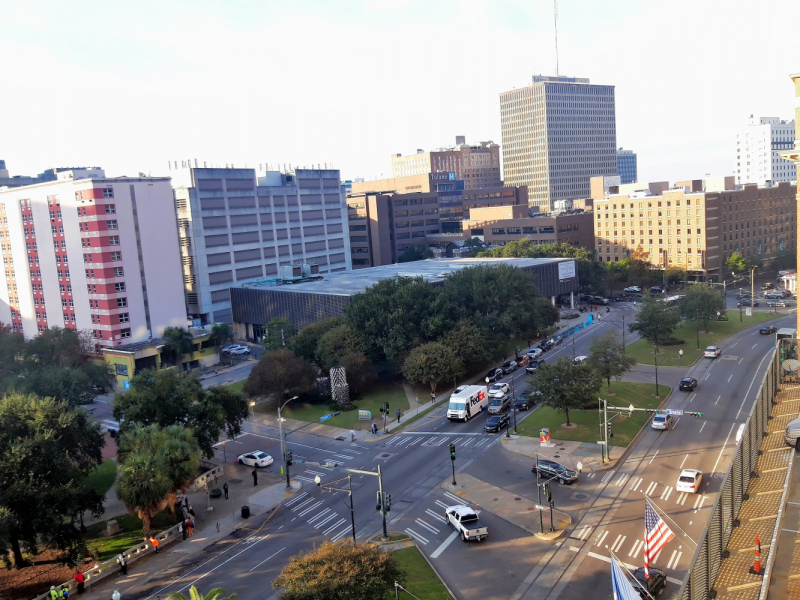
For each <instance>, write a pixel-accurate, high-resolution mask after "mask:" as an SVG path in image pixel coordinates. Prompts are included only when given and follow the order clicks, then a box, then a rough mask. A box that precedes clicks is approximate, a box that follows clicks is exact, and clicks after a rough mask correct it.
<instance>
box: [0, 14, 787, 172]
mask: <svg viewBox="0 0 800 600" xmlns="http://www.w3.org/2000/svg"><path fill="white" fill-rule="evenodd" d="M93 6H94V5H93V4H91V3H83V4H71V5H70V6H69V7H67V6H61V5H59V4H58V3H47V2H46V3H43V4H37V5H36V6H35V7H31V6H27V5H23V4H10V3H6V4H5V5H4V9H3V12H4V20H3V24H0V32H2V34H3V35H2V38H0V39H2V42H0V49H2V52H3V54H4V56H7V57H13V60H7V61H6V62H4V63H3V64H2V65H0V73H3V75H4V76H5V80H6V81H9V82H13V83H14V84H13V86H11V89H12V90H14V89H16V90H17V91H16V93H10V94H6V95H4V97H3V99H2V100H0V110H2V113H3V114H4V115H5V117H6V124H5V126H4V133H5V135H4V136H3V143H0V158H3V159H5V160H6V161H7V164H8V169H9V170H10V171H11V173H12V174H13V175H35V174H36V173H39V172H41V171H43V170H44V169H46V168H50V167H57V166H64V165H71V164H97V165H99V166H101V167H103V168H105V169H106V171H107V172H108V174H109V175H110V176H118V175H129V176H135V175H138V173H139V172H144V173H150V174H151V175H153V176H168V175H170V172H169V170H168V168H167V161H168V160H175V159H176V158H177V159H180V158H184V159H194V158H197V159H200V160H207V161H211V162H214V163H216V164H225V163H232V164H234V165H235V166H237V167H244V166H248V167H255V166H257V163H270V164H274V165H286V166H288V165H289V164H291V165H292V166H293V167H298V166H299V167H303V166H307V167H310V166H311V165H317V164H325V163H327V166H328V168H335V169H339V170H340V171H341V172H342V178H343V179H354V178H356V177H364V178H366V179H373V178H379V177H382V176H383V177H388V176H389V175H390V174H391V156H392V155H393V154H396V153H402V154H404V155H407V154H411V153H413V152H414V151H415V150H416V149H417V148H423V149H425V150H431V149H433V148H436V147H439V146H441V145H442V143H443V141H446V140H450V139H451V138H453V136H455V135H457V134H458V135H465V136H466V138H467V139H468V140H489V139H492V140H495V141H496V142H498V141H499V140H500V139H501V135H500V103H499V96H500V94H501V93H502V92H504V91H508V90H511V89H513V88H520V87H524V86H526V85H529V82H530V78H531V75H533V74H542V75H555V69H556V64H555V49H554V43H553V6H552V2H549V0H536V1H534V2H527V3H522V2H516V1H509V2H492V3H489V2H479V1H468V2H459V3H451V2H437V3H433V4H430V3H429V4H423V3H421V2H417V1H415V0H397V1H394V2H377V1H373V2H346V3H344V4H341V3H340V4H336V5H333V4H319V3H307V2H296V3H291V4H290V5H286V4H279V3H267V4H263V5H262V4H256V3H246V4H241V5H235V6H232V7H221V6H219V5H217V4H212V3H204V2H198V3H192V4H191V5H190V4H188V3H182V2H172V3H169V4H166V5H160V4H159V5H155V4H148V3H146V2H145V3H142V4H139V5H137V6H136V7H135V8H134V7H116V6H114V7H104V8H103V10H102V11H98V10H93ZM771 8H772V12H771V13H770V14H771V15H773V16H776V17H777V16H778V15H779V16H780V17H781V21H782V20H784V19H786V20H788V21H789V22H792V21H793V20H794V19H796V18H797V17H799V16H800V6H797V5H795V4H794V3H791V2H788V1H786V2H779V3H775V4H773V5H771ZM89 14H91V19H88V18H87V15H89ZM768 16H769V15H768ZM687 23H688V24H687ZM692 23H696V24H697V25H691V24H692ZM776 29H778V27H776V25H775V20H774V19H772V18H763V19H752V17H751V15H749V14H748V13H747V12H746V10H745V7H744V6H742V7H738V6H733V7H731V5H730V4H729V3H724V4H723V3H722V2H708V3H703V5H700V6H698V5H696V4H691V3H689V2H674V3H662V4H660V5H658V6H655V7H649V6H640V5H639V4H638V3H634V2H619V3H615V5H614V6H612V7H600V6H595V4H594V3H590V2H582V1H576V2H562V3H561V4H560V5H559V58H560V64H559V72H560V74H561V75H571V76H577V77H588V78H589V79H590V80H591V81H592V83H598V84H604V85H613V86H615V88H616V96H617V111H616V112H617V145H618V146H622V147H625V148H632V149H634V150H635V151H636V153H637V154H638V157H639V179H640V181H648V180H649V181H653V180H665V179H666V180H678V179H686V178H690V177H691V178H696V177H704V176H705V175H706V173H710V174H712V175H730V174H732V167H731V159H730V156H731V154H732V151H733V148H734V147H735V135H736V132H737V130H739V128H740V126H741V124H742V123H743V122H744V121H745V120H746V119H747V118H748V117H749V116H750V114H755V115H756V116H770V117H778V118H780V119H791V118H792V116H793V115H792V113H793V104H792V94H791V88H792V83H791V81H790V79H789V77H788V75H789V73H792V72H796V71H797V65H796V60H795V59H796V57H797V55H798V48H800V46H798V43H797V42H796V41H794V39H793V38H791V36H790V35H788V34H787V35H780V34H779V32H778V35H776ZM364 32H369V33H368V34H367V35H364ZM478 39H481V40H484V41H485V40H492V41H493V43H488V44H481V45H480V46H478V45H476V44H475V43H474V41H473V40H478ZM735 39H742V40H747V43H740V44H731V43H730V42H731V40H735ZM415 40H427V42H426V43H419V42H418V41H415ZM459 54H462V55H463V56H459ZM465 57H466V58H465ZM793 61H795V62H793ZM459 67H461V68H460V69H459ZM444 72H448V73H450V77H444V78H443V77H442V74H443V73H444ZM460 79H461V81H459V80H460ZM449 81H452V82H453V83H448V82H449ZM360 88H361V89H363V90H364V91H365V92H366V91H367V90H369V89H384V90H391V93H388V94H383V95H381V96H380V98H381V100H380V102H377V101H376V100H375V96H374V95H373V94H371V93H370V94H367V93H364V94H361V93H359V92H358V90H359V89H360ZM436 106H448V110H447V111H444V112H440V111H437V110H436ZM376 131H380V132H381V133H380V135H379V136H378V135H376V133H375V132H376ZM103 140H104V141H103ZM98 141H100V143H98Z"/></svg>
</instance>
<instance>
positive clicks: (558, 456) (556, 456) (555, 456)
mask: <svg viewBox="0 0 800 600" xmlns="http://www.w3.org/2000/svg"><path fill="white" fill-rule="evenodd" d="M553 458H561V455H560V454H554V455H553Z"/></svg>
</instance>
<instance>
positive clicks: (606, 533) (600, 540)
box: [595, 531, 608, 546]
mask: <svg viewBox="0 0 800 600" xmlns="http://www.w3.org/2000/svg"><path fill="white" fill-rule="evenodd" d="M607 535H608V531H604V532H603V533H602V535H600V537H599V538H597V542H596V543H595V546H602V545H603V542H604V541H606V536H607Z"/></svg>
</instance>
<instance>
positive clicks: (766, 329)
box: [758, 325, 778, 335]
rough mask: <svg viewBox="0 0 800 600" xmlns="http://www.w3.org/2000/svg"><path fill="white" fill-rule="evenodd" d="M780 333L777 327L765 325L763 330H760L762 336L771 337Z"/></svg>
mask: <svg viewBox="0 0 800 600" xmlns="http://www.w3.org/2000/svg"><path fill="white" fill-rule="evenodd" d="M776 331H778V328H777V327H775V325H764V326H763V327H762V328H761V329H759V330H758V333H760V334H761V335H771V334H773V333H775V332H776Z"/></svg>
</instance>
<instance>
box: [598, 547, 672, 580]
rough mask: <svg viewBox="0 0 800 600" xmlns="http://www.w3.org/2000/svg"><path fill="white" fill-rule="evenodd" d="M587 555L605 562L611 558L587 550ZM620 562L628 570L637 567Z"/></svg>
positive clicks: (608, 561) (633, 569)
mask: <svg viewBox="0 0 800 600" xmlns="http://www.w3.org/2000/svg"><path fill="white" fill-rule="evenodd" d="M588 555H589V556H591V557H592V558H598V559H600V560H602V561H605V562H607V563H610V562H611V559H610V558H609V557H608V556H603V555H602V554H596V553H594V552H589V553H588ZM654 562H655V561H654ZM620 564H621V565H623V566H624V567H625V568H626V569H628V570H629V571H635V570H636V569H638V568H639V567H637V566H636V565H629V564H628V563H620ZM678 583H683V582H682V581H679V582H678Z"/></svg>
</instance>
